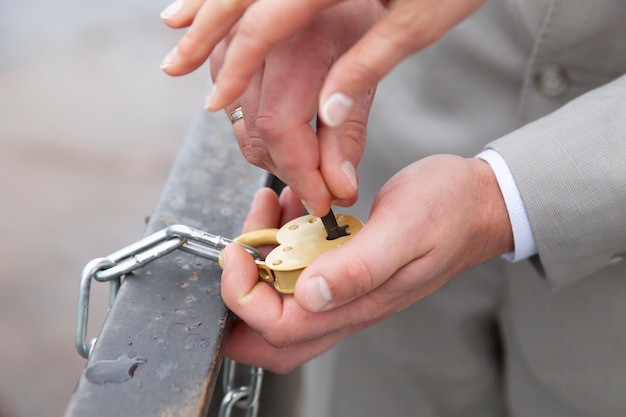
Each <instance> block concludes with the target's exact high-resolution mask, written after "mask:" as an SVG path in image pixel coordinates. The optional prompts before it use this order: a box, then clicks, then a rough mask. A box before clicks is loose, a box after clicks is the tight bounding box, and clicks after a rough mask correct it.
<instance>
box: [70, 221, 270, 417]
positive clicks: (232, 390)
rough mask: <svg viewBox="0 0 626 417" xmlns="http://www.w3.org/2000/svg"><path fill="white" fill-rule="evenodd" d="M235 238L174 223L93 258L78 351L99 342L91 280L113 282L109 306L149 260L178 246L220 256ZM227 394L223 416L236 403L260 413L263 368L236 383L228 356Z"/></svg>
mask: <svg viewBox="0 0 626 417" xmlns="http://www.w3.org/2000/svg"><path fill="white" fill-rule="evenodd" d="M232 242H233V241H232V240H230V239H226V238H224V237H222V236H216V235H212V234H210V233H206V232H203V231H201V230H197V229H194V228H192V227H189V226H184V225H173V226H169V227H166V228H165V229H162V230H160V231H158V232H156V233H153V234H151V235H149V236H147V237H145V238H143V239H141V240H139V241H138V242H135V243H133V244H131V245H129V246H126V247H125V248H123V249H120V250H118V251H117V252H114V253H112V254H111V255H109V256H107V257H105V258H96V259H93V260H92V261H90V262H89V263H88V264H87V265H86V266H85V268H84V269H83V271H82V274H81V279H80V287H79V290H78V314H77V317H76V331H75V334H74V344H75V346H76V350H77V351H78V353H79V354H80V355H81V356H82V357H84V358H88V357H89V355H90V353H91V351H92V350H93V347H94V345H95V343H96V338H92V339H91V340H89V341H87V326H88V321H89V301H90V300H89V297H90V292H91V282H92V281H93V280H94V279H95V280H96V281H99V282H109V283H110V290H109V307H110V306H111V305H112V304H113V301H114V300H115V297H116V295H117V291H118V289H119V287H120V284H121V281H122V277H123V276H124V275H126V274H129V273H131V272H133V271H135V270H136V269H138V268H141V267H143V266H145V265H146V264H148V263H150V262H152V261H154V260H156V259H159V258H161V257H163V256H165V255H167V254H169V253H171V252H173V251H175V250H177V249H180V250H182V251H184V252H188V253H191V254H194V255H197V256H200V257H203V258H206V259H210V260H213V261H218V260H219V255H220V252H221V251H222V250H223V249H224V248H225V247H226V246H227V245H228V244H229V243H232ZM242 246H243V247H244V248H245V249H246V251H248V253H250V254H251V255H252V256H253V257H254V258H255V259H262V255H261V253H260V252H259V251H257V250H256V249H255V248H253V247H250V246H246V245H242ZM223 363H224V365H223V366H224V370H223V375H224V378H223V380H222V383H223V386H224V392H225V393H226V394H225V395H224V398H223V400H222V402H221V404H220V410H219V417H230V416H231V414H232V410H233V407H234V406H237V407H238V408H240V409H244V410H247V412H246V417H256V416H257V414H258V408H259V396H260V393H261V384H262V381H263V369H261V368H257V367H254V366H251V367H250V379H249V384H248V385H242V386H235V369H236V366H237V363H236V362H234V361H232V360H230V359H224V362H223Z"/></svg>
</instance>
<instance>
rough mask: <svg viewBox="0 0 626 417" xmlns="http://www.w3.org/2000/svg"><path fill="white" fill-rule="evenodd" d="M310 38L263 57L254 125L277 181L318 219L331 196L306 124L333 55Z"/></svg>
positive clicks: (316, 145)
mask: <svg viewBox="0 0 626 417" xmlns="http://www.w3.org/2000/svg"><path fill="white" fill-rule="evenodd" d="M314 36H315V34H314V33H312V32H309V31H307V32H304V33H301V34H299V35H298V36H297V37H295V38H292V39H290V40H288V41H286V42H283V43H282V44H281V45H280V48H278V49H276V50H274V51H272V53H270V54H269V55H268V57H267V59H266V60H265V64H264V72H263V84H262V87H261V91H262V93H261V95H260V101H259V108H258V113H257V118H256V121H255V123H256V127H257V130H258V135H259V136H260V138H262V139H263V140H264V142H265V144H266V145H267V149H268V151H269V153H270V155H271V160H272V163H273V165H274V166H275V170H276V174H277V176H278V177H279V178H280V179H281V180H282V181H283V182H285V183H286V184H287V185H288V186H289V187H290V188H291V190H292V191H293V192H294V193H295V194H296V195H298V196H299V197H300V199H302V200H303V202H304V205H305V207H306V208H307V210H308V211H309V212H310V213H311V214H314V215H317V216H322V215H324V214H326V213H327V212H328V210H329V208H330V203H331V200H332V195H331V194H330V192H329V191H328V188H327V187H326V184H325V183H324V178H323V177H322V174H321V171H320V150H319V142H318V138H317V133H316V131H315V129H314V128H313V127H312V126H311V120H312V119H313V118H314V116H315V112H316V109H317V96H318V93H319V90H320V88H321V87H322V79H323V77H324V75H325V74H326V73H327V72H328V66H329V65H330V63H329V62H330V56H332V55H333V53H334V50H333V49H332V47H330V46H328V45H327V44H324V45H320V44H316V43H315V42H313V39H314ZM302 45H308V47H307V48H303V47H302ZM278 86H280V88H277V87H278ZM246 91H247V90H246Z"/></svg>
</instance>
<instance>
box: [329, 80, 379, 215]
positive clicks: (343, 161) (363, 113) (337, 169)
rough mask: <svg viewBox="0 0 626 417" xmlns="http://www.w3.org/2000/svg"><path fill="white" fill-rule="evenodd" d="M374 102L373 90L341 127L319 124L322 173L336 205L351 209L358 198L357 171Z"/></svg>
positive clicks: (357, 105) (358, 103) (361, 100)
mask: <svg viewBox="0 0 626 417" xmlns="http://www.w3.org/2000/svg"><path fill="white" fill-rule="evenodd" d="M373 98H374V92H373V90H371V91H368V92H367V93H366V94H365V96H364V97H362V98H361V99H360V100H357V103H356V105H355V106H354V107H353V108H352V109H351V111H350V113H349V115H348V117H347V119H346V120H345V122H344V123H342V124H341V125H339V126H338V127H330V126H326V125H324V124H323V123H319V127H318V130H317V135H318V138H319V143H320V145H319V146H320V153H321V156H320V158H321V161H320V170H321V172H322V176H323V178H324V182H325V184H326V186H327V187H328V189H329V190H330V193H331V194H332V195H333V196H334V198H335V199H336V200H335V204H338V203H339V205H344V206H350V205H352V204H353V203H354V202H356V199H357V197H358V175H357V171H356V167H357V166H358V164H359V162H360V161H361V157H362V156H363V151H364V150H365V141H366V135H367V119H368V117H369V110H370V107H371V105H372V100H373ZM337 199H338V200H341V201H337Z"/></svg>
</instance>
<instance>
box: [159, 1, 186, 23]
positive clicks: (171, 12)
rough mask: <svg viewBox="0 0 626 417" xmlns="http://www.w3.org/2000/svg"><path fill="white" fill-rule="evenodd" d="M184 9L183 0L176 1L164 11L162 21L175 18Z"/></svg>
mask: <svg viewBox="0 0 626 417" xmlns="http://www.w3.org/2000/svg"><path fill="white" fill-rule="evenodd" d="M182 8H183V0H176V1H175V2H174V3H172V4H170V5H169V6H167V7H166V8H165V9H163V11H162V12H161V14H160V16H161V19H169V18H172V17H174V16H175V15H176V14H177V13H178V12H179V11H180V9H182Z"/></svg>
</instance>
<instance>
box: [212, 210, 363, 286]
mask: <svg viewBox="0 0 626 417" xmlns="http://www.w3.org/2000/svg"><path fill="white" fill-rule="evenodd" d="M335 219H336V220H337V224H338V225H339V226H340V227H341V226H346V225H347V228H346V232H347V233H348V234H347V235H346V236H341V237H339V238H337V239H333V240H328V239H327V234H326V229H325V228H324V225H323V224H322V221H321V219H320V218H319V217H315V216H311V215H306V216H302V217H298V218H296V219H293V220H291V221H290V222H288V223H286V224H285V225H284V226H283V227H281V228H280V229H261V230H255V231H253V232H248V233H244V234H243V235H241V236H239V237H237V238H235V239H233V240H234V241H235V242H238V243H241V244H244V245H248V246H252V247H257V246H262V245H278V246H277V247H275V248H274V249H273V250H272V251H271V252H270V253H269V254H268V255H267V256H266V257H265V260H264V261H262V260H256V261H255V262H256V264H257V269H258V271H259V279H260V280H261V281H265V282H273V283H274V287H275V288H276V290H277V291H278V292H281V293H283V294H293V292H294V290H295V287H296V281H297V280H298V277H299V276H300V273H302V271H303V270H304V268H306V267H307V266H308V265H309V264H310V263H311V262H312V261H313V260H314V259H315V258H317V257H318V256H319V255H321V254H322V253H324V252H326V251H328V250H330V249H333V248H337V247H339V246H341V245H343V244H344V243H345V242H347V241H348V240H349V239H350V238H351V237H352V236H354V235H355V234H356V233H357V232H358V231H359V230H361V229H362V228H363V222H361V221H360V220H359V219H357V218H356V217H354V216H350V215H348V214H335ZM220 265H221V262H220Z"/></svg>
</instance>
